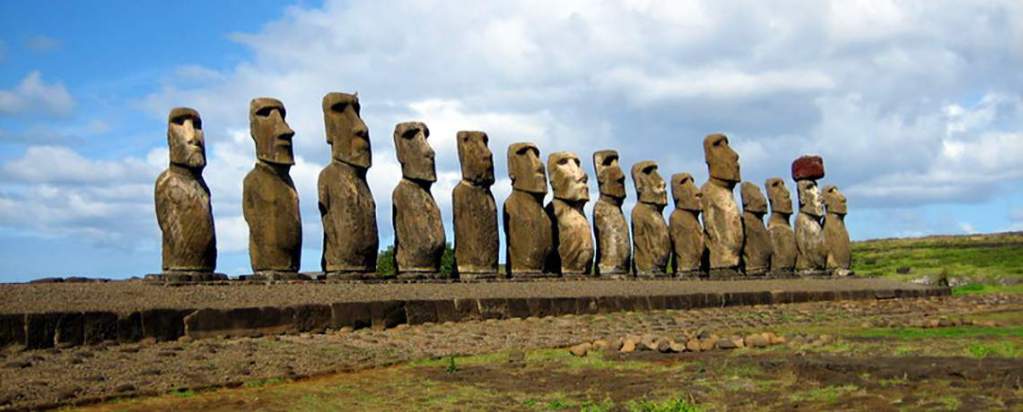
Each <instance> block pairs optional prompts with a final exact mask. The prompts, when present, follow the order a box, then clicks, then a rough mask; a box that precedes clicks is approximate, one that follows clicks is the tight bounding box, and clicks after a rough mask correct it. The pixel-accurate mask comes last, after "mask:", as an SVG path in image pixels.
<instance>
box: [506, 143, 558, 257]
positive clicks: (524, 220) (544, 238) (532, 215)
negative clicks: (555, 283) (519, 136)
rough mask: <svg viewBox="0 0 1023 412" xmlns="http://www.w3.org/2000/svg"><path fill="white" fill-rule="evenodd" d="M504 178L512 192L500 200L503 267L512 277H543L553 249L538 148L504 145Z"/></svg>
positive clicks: (544, 174) (543, 170)
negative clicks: (505, 147)
mask: <svg viewBox="0 0 1023 412" xmlns="http://www.w3.org/2000/svg"><path fill="white" fill-rule="evenodd" d="M508 177H509V178H511V181H512V192H511V194H510V195H508V199H506V200H505V201H504V208H503V211H502V215H503V220H504V234H505V245H506V246H505V247H506V248H507V252H506V255H507V264H506V265H505V266H506V270H507V271H508V274H509V275H510V276H513V277H538V276H543V272H544V265H545V264H546V263H547V259H548V257H549V255H550V254H551V253H552V252H553V250H554V241H553V233H552V231H551V229H550V228H551V218H550V217H549V216H548V215H547V212H545V211H544V208H543V204H542V202H543V197H544V195H545V194H547V174H546V171H545V168H544V165H543V162H541V161H540V149H537V147H536V145H534V144H532V143H514V144H512V145H510V146H508Z"/></svg>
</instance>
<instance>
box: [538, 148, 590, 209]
mask: <svg viewBox="0 0 1023 412" xmlns="http://www.w3.org/2000/svg"><path fill="white" fill-rule="evenodd" d="M547 170H549V171H550V176H551V189H552V190H553V191H554V197H556V198H558V199H561V200H567V201H571V202H579V201H582V202H585V201H587V200H590V186H589V185H588V184H587V182H588V181H589V178H587V177H586V172H584V171H583V168H582V164H581V163H580V162H579V156H576V155H575V153H571V152H555V153H551V155H550V156H548V157H547Z"/></svg>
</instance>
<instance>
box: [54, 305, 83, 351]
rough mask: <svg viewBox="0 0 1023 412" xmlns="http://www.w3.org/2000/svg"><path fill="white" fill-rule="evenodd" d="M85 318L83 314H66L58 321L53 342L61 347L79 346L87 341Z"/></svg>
mask: <svg viewBox="0 0 1023 412" xmlns="http://www.w3.org/2000/svg"><path fill="white" fill-rule="evenodd" d="M84 318H85V317H84V316H82V313H81V312H65V313H62V314H61V315H60V318H59V319H57V327H56V328H55V330H54V334H53V342H54V344H56V345H57V346H59V347H70V346H79V345H81V344H82V342H83V341H84V339H85V328H84V325H83V320H84Z"/></svg>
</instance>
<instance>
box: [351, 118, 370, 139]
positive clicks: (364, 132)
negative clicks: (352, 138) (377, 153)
mask: <svg viewBox="0 0 1023 412" xmlns="http://www.w3.org/2000/svg"><path fill="white" fill-rule="evenodd" d="M352 134H354V135H356V136H358V137H361V138H366V137H367V136H369V129H368V128H367V127H366V123H364V122H363V121H362V119H359V121H358V122H356V123H355V125H354V126H353V127H352Z"/></svg>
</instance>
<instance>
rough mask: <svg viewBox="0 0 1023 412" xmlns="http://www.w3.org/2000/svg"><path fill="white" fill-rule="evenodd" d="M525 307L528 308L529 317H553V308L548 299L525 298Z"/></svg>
mask: <svg viewBox="0 0 1023 412" xmlns="http://www.w3.org/2000/svg"><path fill="white" fill-rule="evenodd" d="M526 305H528V306H529V313H530V314H531V316H536V317H538V318H542V317H546V316H553V315H554V306H553V305H552V302H551V300H550V299H548V298H526Z"/></svg>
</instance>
